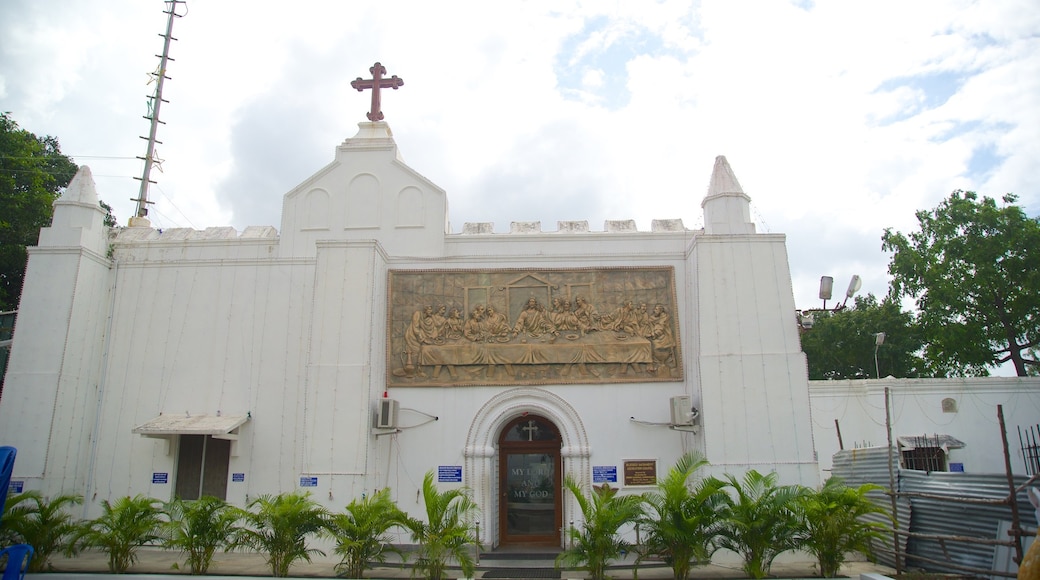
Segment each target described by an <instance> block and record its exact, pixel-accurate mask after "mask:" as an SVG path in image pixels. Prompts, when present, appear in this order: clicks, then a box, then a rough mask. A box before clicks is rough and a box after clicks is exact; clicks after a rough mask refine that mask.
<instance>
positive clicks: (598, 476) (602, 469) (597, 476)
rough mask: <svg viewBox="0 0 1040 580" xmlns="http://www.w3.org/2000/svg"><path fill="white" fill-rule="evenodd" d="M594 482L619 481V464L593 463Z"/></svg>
mask: <svg viewBox="0 0 1040 580" xmlns="http://www.w3.org/2000/svg"><path fill="white" fill-rule="evenodd" d="M592 483H617V465H593V466H592Z"/></svg>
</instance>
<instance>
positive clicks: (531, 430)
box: [520, 419, 538, 441]
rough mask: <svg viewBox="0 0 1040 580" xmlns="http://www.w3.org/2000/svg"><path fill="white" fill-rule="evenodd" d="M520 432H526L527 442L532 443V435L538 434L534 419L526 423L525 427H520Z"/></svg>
mask: <svg viewBox="0 0 1040 580" xmlns="http://www.w3.org/2000/svg"><path fill="white" fill-rule="evenodd" d="M520 430H521V431H527V440H528V441H534V435H535V433H537V432H538V425H536V424H535V421H534V419H531V420H530V421H528V422H527V427H521V428H520Z"/></svg>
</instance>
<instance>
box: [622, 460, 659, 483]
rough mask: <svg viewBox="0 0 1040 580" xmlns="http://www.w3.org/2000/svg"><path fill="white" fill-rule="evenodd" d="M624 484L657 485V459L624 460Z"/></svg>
mask: <svg viewBox="0 0 1040 580" xmlns="http://www.w3.org/2000/svg"><path fill="white" fill-rule="evenodd" d="M625 485H626V486H629V485H657V460H656V459H638V460H631V461H625Z"/></svg>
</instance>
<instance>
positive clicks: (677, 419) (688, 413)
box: [670, 395, 693, 425]
mask: <svg viewBox="0 0 1040 580" xmlns="http://www.w3.org/2000/svg"><path fill="white" fill-rule="evenodd" d="M670 401H671V407H672V425H693V403H691V402H690V396H689V395H678V396H676V397H672V398H671V399H670Z"/></svg>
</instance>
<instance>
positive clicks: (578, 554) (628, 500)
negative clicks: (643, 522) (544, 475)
mask: <svg viewBox="0 0 1040 580" xmlns="http://www.w3.org/2000/svg"><path fill="white" fill-rule="evenodd" d="M564 486H565V487H566V488H567V489H568V490H569V491H570V492H571V493H572V494H574V499H575V500H577V502H578V506H579V507H580V508H581V515H582V518H583V519H584V521H583V522H582V523H581V526H580V527H578V528H570V529H569V530H567V535H568V537H569V539H570V542H569V543H570V547H569V548H567V549H566V550H564V551H563V552H562V553H561V554H560V555H559V556H557V558H556V565H557V566H561V565H562V566H574V567H578V568H580V569H583V570H586V571H588V573H589V577H590V578H591V579H592V580H603V579H604V578H606V577H607V576H606V573H607V566H608V565H609V564H610V561H611V560H613V559H616V558H618V557H619V556H620V555H621V552H623V551H627V550H629V549H630V548H631V545H630V544H629V543H628V542H626V541H625V540H624V539H623V538H622V537H621V536H620V535H619V534H618V530H619V529H621V526H623V525H625V524H629V523H634V522H636V521H637V520H638V519H639V517H640V516H641V515H642V513H643V511H642V504H643V498H642V496H638V495H625V496H618V495H617V490H616V489H612V488H611V487H610V486H609V485H606V484H604V485H603V487H595V488H593V489H592V493H591V494H590V495H588V496H586V495H585V494H584V493H583V492H582V490H581V486H579V485H578V483H577V482H576V481H574V480H573V479H571V478H567V479H566V480H565V481H564Z"/></svg>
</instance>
